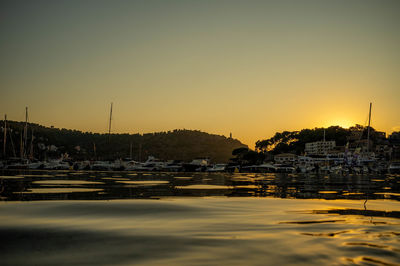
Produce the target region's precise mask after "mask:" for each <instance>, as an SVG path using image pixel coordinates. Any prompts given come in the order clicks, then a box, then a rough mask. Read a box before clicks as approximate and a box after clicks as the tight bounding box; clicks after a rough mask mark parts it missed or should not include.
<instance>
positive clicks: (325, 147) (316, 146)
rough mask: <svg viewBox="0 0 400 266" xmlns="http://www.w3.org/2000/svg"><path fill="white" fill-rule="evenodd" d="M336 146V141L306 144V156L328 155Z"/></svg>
mask: <svg viewBox="0 0 400 266" xmlns="http://www.w3.org/2000/svg"><path fill="white" fill-rule="evenodd" d="M335 146H336V141H334V140H330V141H316V142H309V143H306V148H305V150H304V152H305V153H306V154H327V153H329V152H330V151H331V150H332V149H333V148H334V147H335Z"/></svg>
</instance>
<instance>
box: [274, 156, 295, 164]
mask: <svg viewBox="0 0 400 266" xmlns="http://www.w3.org/2000/svg"><path fill="white" fill-rule="evenodd" d="M274 160H275V162H276V163H281V164H288V163H290V164H293V163H294V162H295V161H296V160H297V155H296V154H292V153H281V154H278V155H275V157H274Z"/></svg>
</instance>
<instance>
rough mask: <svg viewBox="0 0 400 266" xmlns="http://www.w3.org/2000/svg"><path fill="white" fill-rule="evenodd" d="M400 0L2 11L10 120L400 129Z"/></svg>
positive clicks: (73, 5)
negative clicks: (369, 121) (111, 118)
mask: <svg viewBox="0 0 400 266" xmlns="http://www.w3.org/2000/svg"><path fill="white" fill-rule="evenodd" d="M399 13H400V1H396V0H394V1H385V0H383V1H368V0H362V1H361V0H360V1H356V0H352V1H348V0H345V1H341V0H337V1H325V0H315V1H300V0H295V1H287V0H282V1H235V0H229V1H219V0H214V1H206V0H204V1H198V0H195V1H190V0H186V1H183V0H182V1H173V0H168V1H165V0H160V1H152V0H149V1H144V0H143V1H102V0H90V1H89V0H81V1H74V0H70V1H60V0H58V1H36V0H35V1H14V0H13V1H3V0H0V47H1V48H0V116H1V119H2V117H3V116H4V114H7V117H8V119H10V120H20V121H22V120H24V119H25V107H26V106H27V107H28V108H29V121H30V122H33V123H39V124H43V125H45V126H54V127H59V128H68V129H78V130H82V131H90V132H107V131H108V118H109V111H110V104H111V102H112V103H113V122H112V132H114V133H148V132H159V131H168V130H173V129H194V130H201V131H205V132H208V133H213V134H222V135H225V136H229V133H230V132H231V133H232V135H233V137H234V138H237V139H239V140H241V141H242V142H243V143H245V144H247V145H249V147H251V148H253V147H254V143H255V142H256V141H257V140H260V139H266V138H269V137H271V136H273V135H274V134H275V132H277V131H284V130H289V131H292V130H301V129H303V128H314V127H328V126H331V125H339V126H343V127H349V126H352V125H354V124H361V125H366V123H367V117H368V108H369V103H370V102H372V103H373V107H372V122H371V125H372V126H373V127H374V128H376V129H378V130H381V131H386V132H387V133H389V134H390V133H391V132H392V131H396V130H397V131H399V130H400V74H399V73H400V52H399V47H400V30H399V28H400V16H399Z"/></svg>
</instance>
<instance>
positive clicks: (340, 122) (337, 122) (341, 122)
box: [324, 119, 357, 128]
mask: <svg viewBox="0 0 400 266" xmlns="http://www.w3.org/2000/svg"><path fill="white" fill-rule="evenodd" d="M355 124H357V123H354V122H352V121H350V120H346V119H335V120H331V121H329V122H327V123H325V124H324V127H331V126H339V127H342V128H350V127H352V126H354V125H355Z"/></svg>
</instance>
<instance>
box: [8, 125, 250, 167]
mask: <svg viewBox="0 0 400 266" xmlns="http://www.w3.org/2000/svg"><path fill="white" fill-rule="evenodd" d="M7 123H8V126H7V128H8V134H7V151H6V154H7V156H8V157H12V156H14V153H15V155H16V156H17V157H19V156H20V155H21V149H20V147H21V141H22V142H23V136H24V133H23V132H24V125H25V123H23V122H15V121H8V122H7ZM3 125H4V121H1V126H2V132H3V130H4V129H3V127H4V126H3ZM10 129H11V130H10ZM32 135H33V136H34V138H33V141H32ZM2 136H3V135H2ZM27 136H28V140H27V144H26V145H25V147H26V148H27V149H25V150H26V154H27V157H28V155H29V154H30V147H33V157H35V158H38V159H41V160H43V159H46V158H51V157H53V158H54V157H58V156H60V155H61V154H65V153H67V154H68V155H69V156H70V157H72V158H73V159H76V160H93V159H97V160H113V159H116V158H127V157H130V156H131V155H132V159H133V160H141V161H144V160H146V159H147V157H148V156H149V155H152V156H155V157H157V158H160V159H163V160H172V159H173V160H184V161H189V160H192V159H194V158H198V157H208V158H210V159H211V160H212V161H214V162H227V161H228V160H229V158H230V157H232V150H234V149H236V148H240V147H246V145H244V144H242V143H241V142H240V141H239V140H236V139H231V138H227V137H225V136H220V135H213V134H208V133H205V132H201V131H197V130H185V129H183V130H173V131H168V132H158V133H148V134H111V135H110V136H109V135H108V134H99V133H91V132H81V131H78V130H69V129H64V128H63V129H57V128H49V127H44V126H41V125H38V124H32V123H29V124H28V134H27ZM0 143H1V147H3V137H1V140H0ZM31 143H32V144H31Z"/></svg>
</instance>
